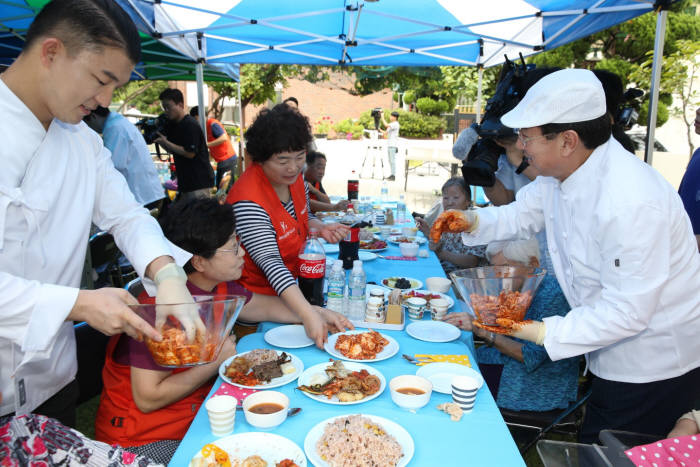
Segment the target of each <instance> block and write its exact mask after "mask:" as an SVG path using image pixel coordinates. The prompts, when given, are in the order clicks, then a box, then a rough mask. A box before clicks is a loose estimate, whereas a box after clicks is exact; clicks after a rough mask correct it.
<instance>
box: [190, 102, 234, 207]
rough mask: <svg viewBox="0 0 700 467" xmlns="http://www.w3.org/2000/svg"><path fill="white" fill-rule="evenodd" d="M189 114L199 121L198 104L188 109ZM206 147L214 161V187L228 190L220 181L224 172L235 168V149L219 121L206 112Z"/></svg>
mask: <svg viewBox="0 0 700 467" xmlns="http://www.w3.org/2000/svg"><path fill="white" fill-rule="evenodd" d="M190 116H191V117H192V118H194V119H195V120H197V121H199V120H198V119H199V106H198V105H195V106H194V107H192V108H191V109H190ZM206 125H207V147H208V148H209V154H210V155H211V157H213V158H214V160H215V161H216V181H215V184H216V188H217V190H223V191H224V193H226V192H228V187H227V186H226V187H222V186H220V185H221V181H222V180H223V178H224V174H225V173H226V172H231V173H233V171H234V170H235V169H236V160H237V157H236V150H235V149H233V144H231V137H230V136H229V134H228V133H227V132H226V129H225V128H224V126H223V125H222V124H221V122H220V121H218V120H217V119H215V118H214V117H210V116H209V114H207V123H206Z"/></svg>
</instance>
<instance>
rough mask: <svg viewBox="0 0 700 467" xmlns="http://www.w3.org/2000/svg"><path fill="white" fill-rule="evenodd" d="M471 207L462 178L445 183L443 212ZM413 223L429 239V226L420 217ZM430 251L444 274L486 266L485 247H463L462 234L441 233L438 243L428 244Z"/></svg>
mask: <svg viewBox="0 0 700 467" xmlns="http://www.w3.org/2000/svg"><path fill="white" fill-rule="evenodd" d="M471 205H472V202H471V193H470V192H469V187H468V186H467V184H466V182H465V181H464V178H462V177H453V178H451V179H449V180H447V181H446V182H445V184H444V185H443V186H442V210H443V211H447V210H448V209H456V210H458V211H465V210H467V209H469V208H470V207H471ZM438 214H439V213H438ZM415 221H416V225H417V226H418V229H420V231H421V232H423V235H425V236H426V237H427V238H430V235H429V234H430V227H431V224H429V223H428V222H427V221H426V220H425V219H423V218H421V217H416V218H415ZM430 249H431V250H433V251H434V252H435V254H436V255H437V257H438V259H439V260H440V264H441V265H442V268H443V269H444V270H445V273H446V274H447V273H450V272H452V271H455V270H457V269H466V268H473V267H477V266H484V265H486V264H487V262H486V245H481V246H475V247H469V246H465V245H464V244H463V243H462V234H456V233H443V234H442V238H441V239H440V242H439V243H433V242H430Z"/></svg>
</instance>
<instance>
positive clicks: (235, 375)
mask: <svg viewBox="0 0 700 467" xmlns="http://www.w3.org/2000/svg"><path fill="white" fill-rule="evenodd" d="M230 370H231V368H230V367H229V368H227V369H226V377H227V378H228V379H230V380H231V381H233V382H234V383H236V384H241V385H243V386H257V385H259V384H260V380H259V379H258V378H256V377H255V374H254V373H253V372H252V371H251V372H250V373H242V372H240V371H230Z"/></svg>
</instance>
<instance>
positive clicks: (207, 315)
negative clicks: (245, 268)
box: [129, 295, 246, 368]
mask: <svg viewBox="0 0 700 467" xmlns="http://www.w3.org/2000/svg"><path fill="white" fill-rule="evenodd" d="M193 298H194V301H195V303H194V304H189V306H194V307H196V311H197V313H199V317H200V318H201V320H202V322H203V323H204V329H205V330H204V332H202V331H200V330H198V331H197V332H196V335H195V337H194V339H193V340H192V342H188V340H187V335H186V334H185V328H184V326H183V325H182V323H180V321H179V320H178V319H177V318H176V317H175V315H176V314H177V313H176V310H177V308H176V307H181V306H185V305H178V304H173V305H156V304H141V305H130V306H129V307H130V308H131V309H132V310H134V312H136V314H138V315H139V316H140V317H141V318H143V319H144V320H146V322H148V324H150V325H151V326H153V327H154V328H156V329H157V330H158V331H159V332H160V333H161V335H162V336H163V340H162V341H160V342H157V341H154V340H151V339H149V338H145V343H146V347H148V351H149V352H150V353H151V356H152V357H153V360H154V361H155V362H156V364H158V365H160V366H163V367H167V368H185V367H192V366H197V365H204V364H205V363H210V362H212V361H214V360H216V358H217V357H218V355H219V352H220V351H221V346H222V345H223V343H224V339H227V338H228V337H229V335H230V334H231V329H232V328H233V324H234V323H235V322H236V319H237V318H238V314H239V313H240V312H241V309H242V308H243V305H244V304H245V300H246V299H245V297H244V296H242V295H216V296H213V295H195V296H193ZM156 314H160V316H164V317H165V322H164V323H163V324H162V325H160V326H158V327H156Z"/></svg>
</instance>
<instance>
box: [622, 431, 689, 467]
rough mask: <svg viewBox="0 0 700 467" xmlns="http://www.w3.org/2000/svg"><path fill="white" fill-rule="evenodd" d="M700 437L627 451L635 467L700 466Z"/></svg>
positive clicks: (667, 441)
mask: <svg viewBox="0 0 700 467" xmlns="http://www.w3.org/2000/svg"><path fill="white" fill-rule="evenodd" d="M698 448H700V435H689V436H679V437H678V438H668V439H662V440H661V441H657V442H656V443H651V444H645V445H644V446H636V447H633V448H632V449H629V450H627V451H625V454H627V456H628V457H629V459H630V460H631V461H632V462H634V465H639V466H640V467H641V466H643V467H647V466H648V467H651V466H652V465H656V466H658V467H671V466H674V467H675V466H678V465H700V449H698Z"/></svg>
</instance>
